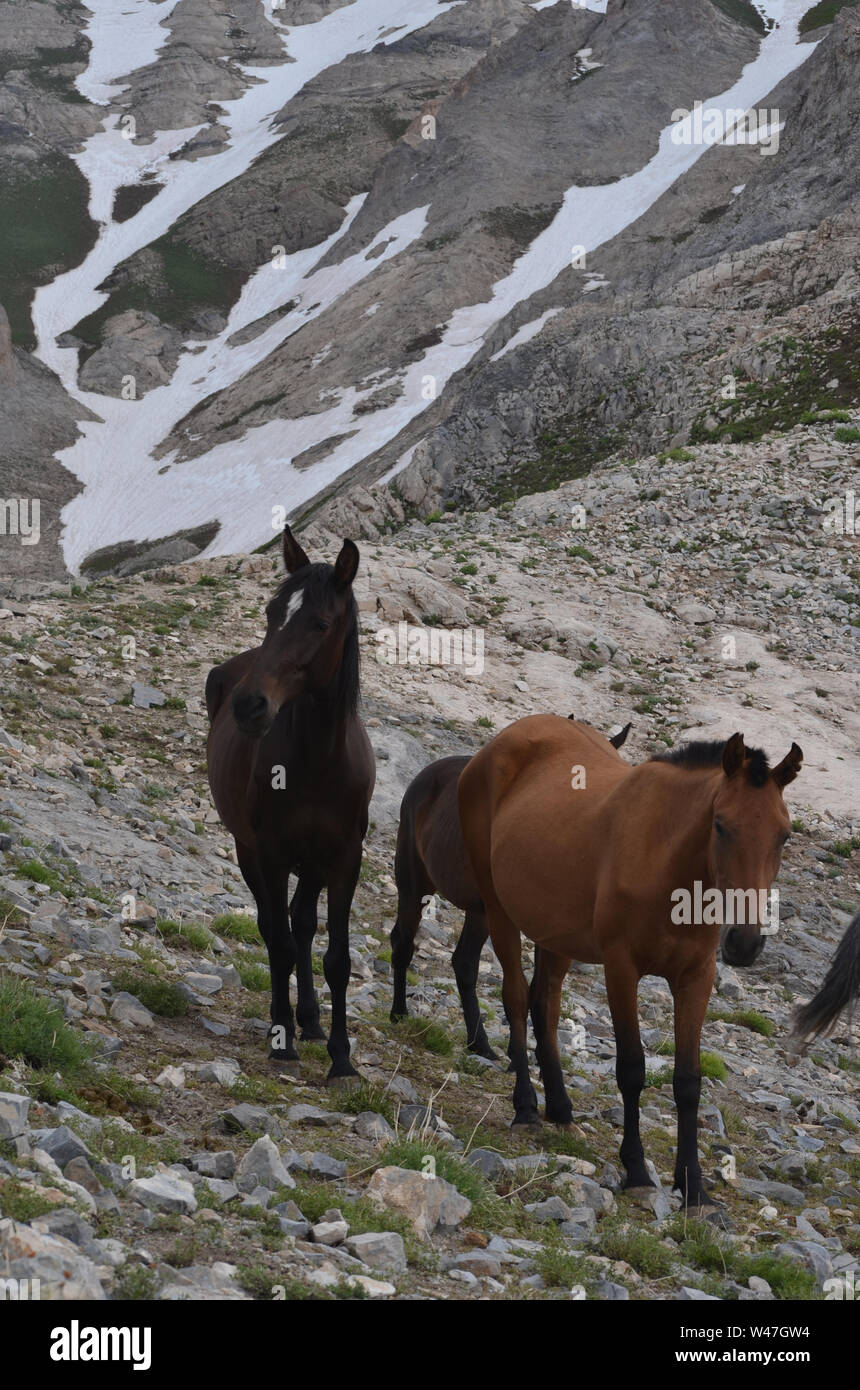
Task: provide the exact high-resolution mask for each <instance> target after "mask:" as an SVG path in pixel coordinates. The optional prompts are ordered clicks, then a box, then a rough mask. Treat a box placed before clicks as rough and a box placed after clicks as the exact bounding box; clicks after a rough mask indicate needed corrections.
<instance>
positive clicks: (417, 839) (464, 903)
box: [390, 714, 630, 1060]
mask: <svg viewBox="0 0 860 1390" xmlns="http://www.w3.org/2000/svg"><path fill="white" fill-rule="evenodd" d="M568 718H570V719H572V718H573V715H572V714H571V715H569V716H568ZM629 732H630V725H629V724H627V725H626V726H625V728H623V729H622V730H621V732H620V733H618V734H614V735H613V736H612V738H610V740H609V742H610V743H611V744H612V746H613V748H620V747H621V745H622V744H623V743H624V741H625V739H626V738H627V735H628V733H629ZM468 761H469V755H468V754H466V755H463V756H459V757H450V758H440V759H439V760H438V762H435V763H430V764H429V766H428V767H425V768H424V769H423V771H422V772H419V773H418V776H417V777H415V778H414V779H413V780H412V781H411V782H410V784H409V786H408V787H407V788H406V791H405V793H404V796H403V800H402V802H401V804H400V824H399V825H398V827H397V850H396V853H395V857H394V879H395V882H396V884H397V920H396V921H395V923H394V927H393V929H392V932H391V938H390V939H391V965H392V971H393V974H394V1002H393V1004H392V1008H391V1020H392V1022H396V1021H397V1020H398V1019H400V1018H405V1017H406V1015H407V1013H408V1008H407V1005H406V972H407V970H408V969H409V965H410V963H411V961H412V956H413V953H414V951H415V936H416V933H417V931H418V927H419V925H420V923H421V921H422V920H423V917H424V911H425V910H426V908H427V906H428V904H429V902H430V901H431V900H432V898H433V896H434V895H435V894H436V893H439V894H441V896H442V897H443V898H447V900H448V902H449V903H451V904H452V905H453V906H454V907H459V908H460V910H461V911H462V912H464V913H465V914H466V916H465V919H464V922H463V930H462V932H461V933H460V939H459V941H458V942H457V945H456V947H455V949H454V954H453V956H452V964H453V967H454V978H455V979H456V981H457V989H458V991H459V994H460V1002H461V1004H462V1006H463V1018H464V1019H465V1021H466V1043H467V1047H468V1049H469V1051H470V1052H474V1053H477V1055H478V1056H480V1057H487V1058H490V1059H491V1060H494V1059H495V1057H496V1053H495V1052H494V1051H493V1049H492V1048H491V1047H490V1044H489V1041H488V1039H487V1034H486V1032H485V1029H484V1024H483V1021H482V1019H481V1010H480V1006H479V1004H478V995H477V988H476V987H477V983H478V964H479V962H480V958H481V951H482V950H483V948H484V943H485V942H486V940H487V937H488V936H489V934H490V930H489V927H488V926H487V916H486V913H485V912H484V904H483V903H482V902H481V895H480V892H479V891H478V885H477V882H476V881H475V874H474V871H473V869H472V865H471V863H470V862H469V856H468V854H467V852H466V846H465V844H464V843H463V832H462V831H461V829H460V812H459V810H458V808H457V782H458V780H459V777H460V773H461V772H462V771H463V768H464V767H465V766H466V764H467V762H468ZM535 963H536V967H537V952H536V957H535Z"/></svg>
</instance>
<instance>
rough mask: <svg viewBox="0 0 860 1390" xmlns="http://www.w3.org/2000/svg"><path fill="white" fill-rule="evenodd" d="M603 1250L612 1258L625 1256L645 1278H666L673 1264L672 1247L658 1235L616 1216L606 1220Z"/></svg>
mask: <svg viewBox="0 0 860 1390" xmlns="http://www.w3.org/2000/svg"><path fill="white" fill-rule="evenodd" d="M600 1253H601V1254H602V1255H605V1256H606V1257H607V1258H608V1259H610V1260H626V1261H627V1263H628V1264H629V1265H632V1266H633V1268H634V1269H635V1270H636V1272H637V1274H641V1275H643V1276H644V1277H645V1278H646V1279H660V1278H663V1277H664V1276H665V1275H667V1274H668V1273H669V1269H670V1266H671V1264H672V1255H671V1253H670V1251H669V1250H668V1249H667V1248H666V1246H665V1245H663V1243H662V1242H661V1241H660V1240H659V1238H658V1237H657V1236H655V1235H652V1234H651V1232H650V1231H646V1230H644V1229H643V1228H642V1227H640V1226H633V1225H631V1224H630V1223H628V1222H623V1221H619V1220H617V1219H616V1220H614V1221H613V1220H611V1219H606V1220H605V1221H604V1223H603V1225H602V1227H601V1240H600Z"/></svg>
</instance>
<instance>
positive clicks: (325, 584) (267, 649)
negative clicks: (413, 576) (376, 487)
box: [233, 526, 358, 738]
mask: <svg viewBox="0 0 860 1390" xmlns="http://www.w3.org/2000/svg"><path fill="white" fill-rule="evenodd" d="M283 552H284V564H285V565H286V567H287V575H288V578H287V579H286V580H285V581H284V583H283V584H282V585H281V587H280V589H279V590H278V592H277V593H276V594H275V596H274V598H273V599H272V600H271V601H270V603H269V604H268V606H267V608H266V636H265V638H264V639H263V644H262V646H261V647H260V649H259V651H258V652H257V657H256V660H255V661H254V662H253V663H252V665H251V667H250V669H249V670H248V671H247V672H246V673H245V675H244V677H243V678H242V680H241V681H240V682H239V684H238V685H237V686H236V688H235V690H234V691H233V715H234V717H235V720H236V723H237V724H238V726H239V728H240V729H241V731H242V733H243V734H247V735H248V736H249V737H250V738H262V737H263V735H264V734H266V733H268V731H269V729H270V728H271V726H272V724H273V722H274V720H275V718H276V717H277V714H278V711H279V710H280V709H281V707H282V705H285V704H287V703H289V702H290V701H291V700H295V699H296V697H297V696H299V695H304V694H310V693H314V692H320V691H323V690H325V689H326V688H327V687H329V686H330V685H331V684H332V682H333V681H334V678H335V676H336V675H337V673H338V670H339V669H340V667H341V664H342V662H343V658H344V650H345V647H346V645H347V642H348V641H350V642H352V643H353V644H354V645H355V644H357V629H356V611H355V599H354V598H353V595H352V581H353V579H354V578H355V572H356V570H357V569H358V549H357V547H356V546H355V545H354V544H353V542H352V541H344V543H343V548H342V550H341V552H340V554H339V555H338V557H337V559H336V561H335V563H334V564H333V565H312V564H311V562H310V560H309V559H308V557H307V555H306V554H305V552H304V551H303V550H302V547H301V546H300V545H299V543H298V541H297V540H296V539H295V537H294V536H293V534H292V532H291V531H290V528H289V526H285V527H284V538H283ZM356 650H357V646H356ZM356 660H357V657H356Z"/></svg>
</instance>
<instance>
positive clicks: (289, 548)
mask: <svg viewBox="0 0 860 1390" xmlns="http://www.w3.org/2000/svg"><path fill="white" fill-rule="evenodd" d="M283 550H284V564H285V565H286V567H287V574H293V573H294V572H295V571H296V570H300V569H302V568H303V567H304V566H305V565H309V564H310V560H309V559H308V557H307V555H306V554H305V552H304V551H303V550H302V547H301V546H300V545H299V543H298V541H297V540H296V538H295V536H294V535H293V533H292V531H291V530H290V528H289V526H285V527H284V535H283Z"/></svg>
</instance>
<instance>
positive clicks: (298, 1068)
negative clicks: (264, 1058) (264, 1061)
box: [269, 1052, 302, 1076]
mask: <svg viewBox="0 0 860 1390" xmlns="http://www.w3.org/2000/svg"><path fill="white" fill-rule="evenodd" d="M269 1061H270V1062H273V1063H274V1065H275V1066H276V1067H280V1069H281V1071H286V1072H289V1074H290V1076H301V1074H302V1064H301V1060H300V1058H298V1057H283V1056H281V1055H280V1054H279V1053H277V1052H270V1053H269Z"/></svg>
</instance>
